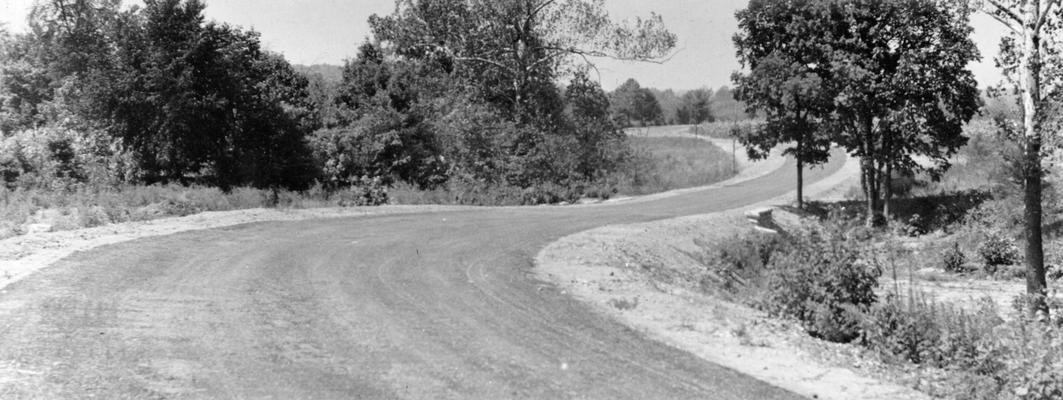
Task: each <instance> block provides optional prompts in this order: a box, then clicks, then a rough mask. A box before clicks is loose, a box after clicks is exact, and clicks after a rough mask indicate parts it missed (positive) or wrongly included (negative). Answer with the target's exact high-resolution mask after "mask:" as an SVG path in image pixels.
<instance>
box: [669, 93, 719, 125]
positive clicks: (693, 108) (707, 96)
mask: <svg viewBox="0 0 1063 400" xmlns="http://www.w3.org/2000/svg"><path fill="white" fill-rule="evenodd" d="M680 101H681V102H680V106H679V109H678V111H676V122H678V123H680V124H684V125H686V124H700V123H702V122H712V121H714V120H715V117H714V116H713V114H712V90H709V89H705V88H702V89H695V90H691V91H689V92H686V93H683V97H682V99H681V100H680Z"/></svg>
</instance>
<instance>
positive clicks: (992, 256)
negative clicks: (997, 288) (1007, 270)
mask: <svg viewBox="0 0 1063 400" xmlns="http://www.w3.org/2000/svg"><path fill="white" fill-rule="evenodd" d="M978 255H979V257H981V258H982V262H983V264H984V265H985V268H986V272H989V273H990V274H992V273H994V272H996V269H997V267H999V266H1001V265H1013V264H1016V263H1018V262H1019V261H1021V259H1022V256H1021V255H1020V253H1019V247H1018V246H1017V245H1016V244H1015V239H1012V238H1011V237H1010V236H1009V235H1007V234H1005V233H1003V232H1001V231H998V230H990V231H989V232H986V234H985V239H984V240H983V241H982V243H981V244H979V245H978Z"/></svg>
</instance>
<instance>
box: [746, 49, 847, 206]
mask: <svg viewBox="0 0 1063 400" xmlns="http://www.w3.org/2000/svg"><path fill="white" fill-rule="evenodd" d="M745 44H746V42H739V43H738V46H739V52H738V53H739V58H740V60H741V62H742V63H743V64H744V65H746V66H749V67H750V70H751V72H750V73H749V74H748V75H742V74H738V73H736V74H735V76H734V80H735V83H736V85H737V86H738V87H737V89H736V91H735V94H736V97H737V98H738V99H740V100H742V101H744V102H745V104H747V105H748V108H749V109H750V110H752V111H754V112H760V113H762V114H764V115H765V117H766V118H765V119H766V120H765V122H764V123H762V124H760V125H759V126H758V127H757V128H756V129H754V130H753V131H752V132H749V133H748V134H747V135H745V136H741V137H739V141H741V142H742V144H743V145H744V146H745V147H746V149H747V151H748V153H749V156H750V158H753V159H762V158H766V157H767V156H768V154H769V153H770V152H771V150H772V149H774V148H775V147H776V146H779V145H782V144H790V143H792V145H791V146H790V147H787V148H786V149H785V150H784V154H787V155H792V156H793V157H794V159H796V160H797V208H799V209H801V208H804V166H805V164H820V163H823V162H826V161H827V160H828V159H829V157H830V145H831V142H830V133H829V132H827V131H825V129H823V128H824V126H823V125H822V123H821V122H822V115H824V114H825V113H826V112H829V109H830V102H831V101H832V99H830V98H829V97H828V96H825V94H826V91H825V90H824V85H823V81H822V79H820V77H819V76H817V75H816V74H814V73H812V72H811V71H810V70H809V68H808V67H807V66H806V65H803V64H801V63H800V62H799V61H795V60H794V59H792V58H789V55H787V54H785V46H780V47H781V48H780V49H777V50H776V51H774V52H772V53H770V55H768V56H767V57H764V58H760V59H755V58H748V57H746V56H747V55H748V54H749V52H750V50H749V49H748V48H745V47H743V46H744V45H745ZM776 45H777V44H776ZM797 56H799V55H797Z"/></svg>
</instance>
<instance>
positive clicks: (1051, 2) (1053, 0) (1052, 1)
mask: <svg viewBox="0 0 1063 400" xmlns="http://www.w3.org/2000/svg"><path fill="white" fill-rule="evenodd" d="M1059 2H1060V0H1048V1H1047V3H1048V4H1046V5H1045V9H1044V11H1041V15H1040V16H1039V19H1038V20H1037V32H1040V31H1041V26H1042V25H1044V24H1045V22H1046V21H1048V17H1049V15H1051V14H1052V8H1053V7H1058V6H1059Z"/></svg>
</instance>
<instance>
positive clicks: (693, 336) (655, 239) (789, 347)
mask: <svg viewBox="0 0 1063 400" xmlns="http://www.w3.org/2000/svg"><path fill="white" fill-rule="evenodd" d="M858 170H859V165H858V163H857V162H855V160H852V159H850V160H848V161H847V162H846V165H845V166H844V167H843V168H842V169H841V170H840V171H838V172H837V173H835V174H834V175H832V176H831V177H829V178H827V179H825V180H823V181H820V182H817V183H815V184H813V185H809V187H807V188H806V193H808V196H809V197H810V198H817V199H819V198H824V197H834V196H838V195H839V194H841V193H844V192H845V191H847V190H848V187H849V186H851V184H853V183H854V182H855V179H856V177H857V176H858V174H857V173H856V172H857V171H858ZM723 184H727V183H723ZM789 200H790V199H789V198H788V197H784V198H777V199H773V200H771V201H767V202H763V203H759V204H752V205H750V206H748V207H745V208H742V209H736V210H732V211H727V212H722V213H715V214H706V215H698V216H689V217H682V218H675V219H669V220H663V221H655V222H649V223H642V224H633V225H616V226H606V227H602V228H598V229H593V230H589V231H585V232H581V233H578V234H575V235H571V236H567V237H565V238H562V239H560V240H558V241H556V242H554V243H552V244H550V245H549V246H547V247H546V248H544V249H543V250H542V251H541V252H540V253H539V254H538V256H537V257H536V265H537V268H536V272H537V276H538V277H539V278H540V279H542V280H544V281H548V282H552V283H555V284H557V285H558V286H559V288H560V289H561V290H563V291H565V292H566V293H568V294H570V295H572V296H574V297H575V298H577V299H580V300H582V301H584V302H586V303H587V304H588V305H590V306H591V307H593V308H595V309H597V310H599V311H601V312H603V313H606V314H607V315H610V316H612V317H614V318H615V319H617V320H619V321H621V322H622V323H624V324H626V325H628V326H631V327H633V328H635V329H638V330H640V331H642V332H644V333H645V334H646V335H647V336H649V337H651V338H654V339H656V340H658V341H661V342H664V343H667V344H669V345H672V346H675V347H677V348H679V349H682V350H685V351H688V352H690V353H693V354H695V355H697V356H699V357H702V358H704V359H706V360H708V361H710V362H713V363H716V364H720V365H723V366H727V367H730V368H733V369H735V370H737V371H739V372H742V373H745V374H748V375H751V376H753V377H756V378H758V379H761V380H763V381H765V382H768V383H771V384H774V385H777V386H779V387H782V388H784V389H787V390H790V391H793V392H795V393H798V394H801V395H805V396H808V397H814V398H822V399H854V398H860V399H922V398H926V396H925V395H922V394H921V393H919V392H916V391H915V390H912V389H908V388H906V387H903V386H901V385H897V384H892V383H889V382H884V381H881V380H878V379H875V378H873V377H868V376H866V375H867V374H864V373H861V372H858V371H855V370H853V369H851V368H847V367H842V366H835V365H831V364H830V363H828V362H825V361H823V359H822V358H821V357H817V356H816V354H814V353H815V352H816V351H822V349H823V348H824V347H829V348H830V350H828V351H836V352H847V351H850V350H849V349H848V348H847V347H845V346H841V345H829V344H822V343H812V341H814V339H811V338H809V337H808V336H807V334H805V333H804V332H802V331H801V330H800V329H799V328H798V327H797V326H792V325H790V324H786V323H782V322H778V321H774V320H772V319H770V318H768V317H767V316H766V315H764V314H763V313H760V312H758V311H756V310H753V309H750V308H748V307H745V306H741V305H737V304H734V303H730V302H727V301H724V300H722V299H719V298H714V297H712V296H707V295H704V294H702V293H700V292H699V291H698V290H697V289H698V286H699V285H700V282H701V280H702V279H706V276H705V273H704V267H703V266H702V265H701V264H700V263H699V260H698V259H697V254H698V252H699V250H700V249H701V248H702V247H703V246H705V245H706V243H712V242H714V241H718V240H721V239H724V238H727V237H729V236H733V235H734V234H736V233H739V232H741V231H743V230H748V229H751V225H750V224H749V222H747V221H746V220H745V218H744V217H743V212H745V211H746V210H749V209H753V208H756V207H762V206H764V205H772V204H779V203H785V202H788V201H789ZM708 278H709V279H711V277H708ZM810 347H815V348H816V349H815V350H810Z"/></svg>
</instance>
